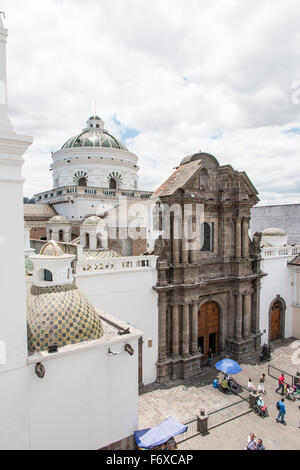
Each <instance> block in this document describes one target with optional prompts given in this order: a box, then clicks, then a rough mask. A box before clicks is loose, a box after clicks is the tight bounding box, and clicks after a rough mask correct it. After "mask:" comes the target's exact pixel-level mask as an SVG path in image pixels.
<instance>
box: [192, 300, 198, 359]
mask: <svg viewBox="0 0 300 470" xmlns="http://www.w3.org/2000/svg"><path fill="white" fill-rule="evenodd" d="M192 308H193V310H192V354H193V355H194V354H198V303H197V302H194V303H193V307H192Z"/></svg>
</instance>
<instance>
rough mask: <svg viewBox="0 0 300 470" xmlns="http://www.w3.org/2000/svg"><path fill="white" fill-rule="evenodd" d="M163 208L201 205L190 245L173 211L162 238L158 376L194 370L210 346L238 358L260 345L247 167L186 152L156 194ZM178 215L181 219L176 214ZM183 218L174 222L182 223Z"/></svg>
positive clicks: (256, 251)
mask: <svg viewBox="0 0 300 470" xmlns="http://www.w3.org/2000/svg"><path fill="white" fill-rule="evenodd" d="M153 199H154V200H156V201H155V202H156V204H157V205H158V206H160V207H161V214H162V215H161V220H164V211H166V208H168V209H169V208H170V207H172V206H173V205H174V204H179V205H180V206H181V207H182V208H183V207H184V205H185V204H189V205H191V204H192V208H193V209H192V224H193V227H195V226H196V222H197V220H196V217H197V215H196V206H197V205H199V204H202V205H203V207H204V220H203V222H202V224H204V229H203V245H202V246H201V248H200V249H197V250H193V249H192V250H190V249H189V248H188V246H189V245H188V240H187V237H186V235H185V236H183V237H182V239H179V237H177V235H176V233H177V230H178V227H177V225H176V224H178V220H177V219H176V222H175V216H174V214H172V212H171V218H170V234H171V236H170V239H163V237H160V238H159V239H158V240H157V242H156V247H155V252H156V254H158V255H159V261H158V268H157V269H158V283H157V286H156V287H155V290H156V291H157V292H158V299H159V300H158V311H159V357H158V363H157V369H158V381H161V382H163V381H167V380H170V379H171V380H173V379H176V378H179V377H183V378H186V377H190V376H193V375H197V374H198V373H199V372H200V370H201V364H203V361H205V362H206V357H207V352H208V350H209V349H211V350H212V352H213V353H215V354H221V353H223V354H224V353H227V354H229V355H230V357H231V358H234V359H237V360H241V359H245V358H248V357H251V356H252V355H254V354H255V352H256V351H257V350H258V349H259V348H260V343H261V332H260V330H259V305H260V300H259V299H260V288H261V283H260V279H261V277H262V276H264V274H263V273H262V272H261V269H260V260H261V257H260V246H259V245H260V238H259V235H258V234H257V235H256V236H255V237H254V240H253V241H251V240H250V238H249V235H248V231H249V222H250V209H251V207H253V206H254V205H255V204H256V203H257V202H258V200H259V199H258V196H257V191H256V189H255V187H254V186H253V184H252V183H251V181H250V180H249V178H248V177H247V175H246V173H245V172H238V171H235V170H234V169H233V168H232V167H231V166H230V165H225V166H220V165H219V163H218V161H217V160H216V158H215V157H213V156H212V155H209V154H205V153H199V154H196V155H193V156H191V157H187V158H185V159H184V160H183V161H182V162H181V164H180V166H179V167H178V168H177V169H176V171H175V172H174V173H173V174H172V175H171V176H170V178H169V179H168V180H167V181H166V182H165V183H164V184H163V185H162V186H161V187H160V188H159V189H158V190H157V191H156V192H155V193H154V195H153ZM182 220H183V218H182ZM182 220H181V222H180V223H182Z"/></svg>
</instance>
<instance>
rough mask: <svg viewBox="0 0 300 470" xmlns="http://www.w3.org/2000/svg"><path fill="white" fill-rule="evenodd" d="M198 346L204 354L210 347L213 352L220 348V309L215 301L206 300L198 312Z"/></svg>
mask: <svg viewBox="0 0 300 470" xmlns="http://www.w3.org/2000/svg"><path fill="white" fill-rule="evenodd" d="M198 346H199V348H200V349H201V352H202V354H204V355H206V354H207V353H208V350H209V349H211V350H212V352H213V353H214V354H216V353H218V352H219V348H220V309H219V306H218V304H217V303H216V302H206V303H205V304H204V305H202V307H200V310H199V313H198Z"/></svg>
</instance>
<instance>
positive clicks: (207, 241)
mask: <svg viewBox="0 0 300 470" xmlns="http://www.w3.org/2000/svg"><path fill="white" fill-rule="evenodd" d="M213 225H214V224H208V223H207V222H204V223H203V228H202V237H203V245H202V248H201V251H202V252H209V251H213Z"/></svg>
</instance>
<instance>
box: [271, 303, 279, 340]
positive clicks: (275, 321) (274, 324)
mask: <svg viewBox="0 0 300 470" xmlns="http://www.w3.org/2000/svg"><path fill="white" fill-rule="evenodd" d="M280 310H281V302H280V301H277V302H275V303H274V304H273V306H272V310H271V341H275V340H276V339H279V338H280V331H281V328H280V316H281V311H280Z"/></svg>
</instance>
